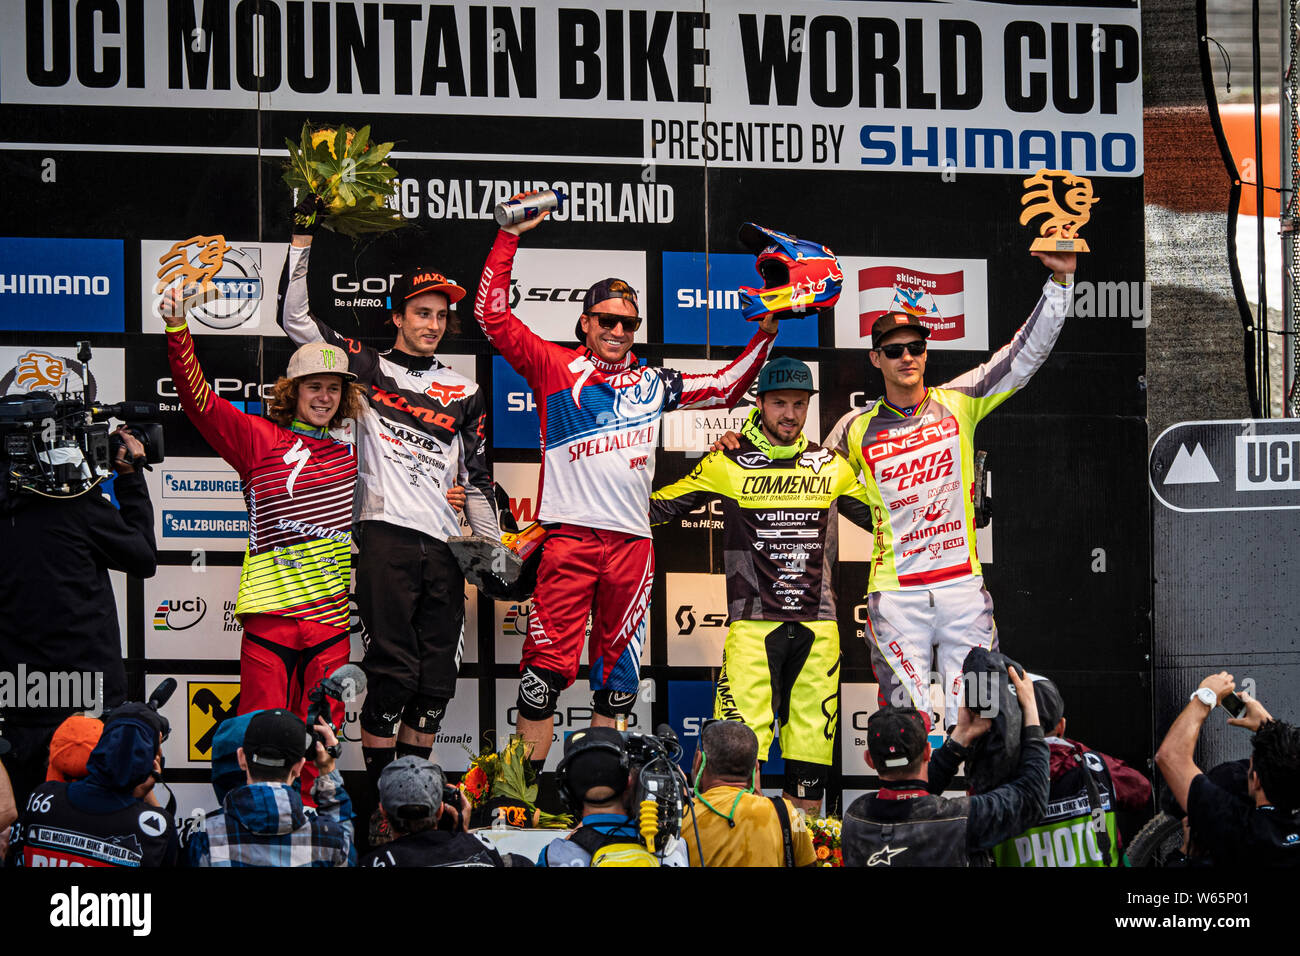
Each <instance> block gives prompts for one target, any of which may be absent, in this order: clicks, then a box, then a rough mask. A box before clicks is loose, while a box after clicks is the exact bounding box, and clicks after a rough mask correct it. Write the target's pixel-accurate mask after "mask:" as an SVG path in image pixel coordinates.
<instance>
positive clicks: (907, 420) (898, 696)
mask: <svg viewBox="0 0 1300 956" xmlns="http://www.w3.org/2000/svg"><path fill="white" fill-rule="evenodd" d="M1033 255H1034V256H1035V257H1036V258H1038V259H1039V260H1041V261H1042V263H1043V265H1045V266H1047V268H1048V269H1050V270H1051V271H1052V277H1051V279H1050V280H1048V282H1047V283H1046V284H1045V285H1044V286H1043V294H1042V297H1041V298H1040V299H1039V300H1038V304H1037V305H1035V306H1034V310H1033V312H1031V313H1030V315H1029V318H1028V320H1027V321H1026V322H1025V324H1024V325H1022V326H1021V327H1020V329H1019V330H1018V331H1017V332H1016V334H1015V335H1014V336H1013V337H1012V339H1011V341H1010V342H1009V343H1007V344H1006V345H1005V346H1003V347H1002V348H1001V349H999V350H998V351H997V352H996V353H995V354H994V355H993V357H992V358H990V359H989V360H988V361H987V362H985V363H984V364H983V365H981V366H979V367H978V368H974V369H971V370H970V371H969V372H966V373H965V374H963V375H959V376H958V377H957V378H954V379H953V380H952V381H950V382H945V383H944V384H943V385H941V386H939V387H937V388H926V386H925V360H926V351H925V349H926V342H925V340H926V338H927V337H928V336H929V334H930V330H929V329H928V328H927V327H926V326H925V325H924V324H923V323H922V322H921V321H920V319H918V318H917V317H916V316H914V315H910V314H908V313H906V312H886V313H884V314H883V315H881V316H879V317H878V318H877V319H876V320H875V322H874V323H873V324H872V327H871V344H872V349H871V352H870V353H869V354H870V357H871V364H872V365H874V366H875V367H876V368H878V369H880V373H881V375H882V376H883V377H884V380H885V394H884V397H882V398H880V399H877V400H876V402H875V403H874V404H873V405H871V406H869V407H868V408H865V409H859V410H855V411H852V412H849V413H848V414H847V415H845V416H844V417H843V418H841V419H840V421H839V422H838V423H837V424H836V426H835V428H834V429H832V431H831V433H830V435H829V436H828V437H827V439H826V445H827V446H828V447H830V448H834V449H835V450H836V451H838V452H840V453H841V454H842V455H844V456H845V457H846V458H848V460H849V463H850V464H851V465H852V466H853V468H854V470H855V471H856V472H858V475H859V477H860V478H861V480H862V483H863V484H864V485H865V486H866V490H867V497H868V501H869V503H870V505H871V514H872V520H873V524H874V528H875V543H874V546H873V548H872V554H871V577H870V583H869V585H868V591H869V592H870V593H869V595H868V598H867V614H868V631H869V633H868V641H869V643H870V644H871V660H872V668H873V670H874V671H875V675H876V680H877V682H878V683H879V684H880V703H881V705H882V706H884V705H886V704H893V705H894V706H912V707H915V708H916V709H917V710H919V711H921V712H922V713H923V714H926V715H927V719H928V715H929V714H930V655H931V651H932V649H934V648H937V650H938V668H939V674H940V681H941V686H942V687H943V688H944V692H945V704H944V726H945V727H951V726H953V725H954V724H956V722H957V708H958V706H959V705H960V703H961V701H960V699H959V693H958V692H959V689H960V686H961V666H962V661H964V660H965V658H966V655H967V653H968V652H969V651H970V650H971V648H973V647H986V648H990V649H994V650H996V649H997V643H998V637H997V628H996V626H995V625H994V623H993V600H992V599H991V598H990V597H989V593H988V591H987V590H985V588H984V576H983V572H982V570H981V568H980V563H979V559H978V558H977V557H976V555H975V513H974V505H973V495H974V482H975V452H974V444H973V441H974V434H975V426H976V424H978V423H979V421H980V419H982V418H983V417H984V416H985V415H987V414H988V413H989V412H991V411H993V409H995V408H997V407H998V406H999V405H1001V404H1002V403H1003V402H1004V401H1006V400H1007V399H1008V398H1010V397H1011V396H1012V395H1013V394H1014V393H1015V392H1016V391H1018V390H1019V389H1020V388H1022V387H1024V385H1025V383H1027V382H1028V381H1029V378H1030V376H1032V375H1033V374H1034V372H1036V371H1037V370H1038V369H1039V367H1040V366H1041V365H1042V364H1043V362H1044V361H1045V360H1046V359H1047V356H1048V353H1049V352H1051V350H1052V346H1053V345H1054V344H1055V343H1056V338H1057V336H1058V335H1059V334H1060V331H1061V328H1062V326H1063V325H1064V324H1065V314H1066V311H1067V309H1068V306H1069V302H1070V295H1071V292H1072V289H1073V281H1074V266H1075V254H1074V253H1072V252H1070V253H1061V252H1052V253H1048V252H1035V253H1033Z"/></svg>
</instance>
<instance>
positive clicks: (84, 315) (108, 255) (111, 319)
mask: <svg viewBox="0 0 1300 956" xmlns="http://www.w3.org/2000/svg"><path fill="white" fill-rule="evenodd" d="M122 246H123V243H122V240H121V239H10V238H0V329H25V330H31V331H34V332H43V331H66V332H123V331H125V330H126V309H125V304H124V291H125V285H126V278H125V273H124V271H123V265H122V254H123V251H122Z"/></svg>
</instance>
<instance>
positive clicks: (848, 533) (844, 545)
mask: <svg viewBox="0 0 1300 956" xmlns="http://www.w3.org/2000/svg"><path fill="white" fill-rule="evenodd" d="M989 487H992V479H991V478H990V481H989ZM838 521H839V528H840V560H841V561H863V562H869V561H870V560H871V548H872V544H873V540H872V536H871V532H870V531H864V530H863V529H862V528H859V527H858V526H857V525H855V524H854V523H853V522H852V521H850V520H849V519H848V518H846V517H844V516H843V515H840V516H839V518H838ZM995 523H996V522H995V519H993V518H990V519H989V523H988V524H986V525H985V526H984V527H982V528H976V529H975V556H976V557H978V558H979V560H980V564H992V563H993V525H994V524H995Z"/></svg>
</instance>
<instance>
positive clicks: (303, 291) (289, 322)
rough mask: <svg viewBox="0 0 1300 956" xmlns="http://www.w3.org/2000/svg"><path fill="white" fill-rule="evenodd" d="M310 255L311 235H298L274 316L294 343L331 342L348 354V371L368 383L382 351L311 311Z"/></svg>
mask: <svg viewBox="0 0 1300 956" xmlns="http://www.w3.org/2000/svg"><path fill="white" fill-rule="evenodd" d="M310 259H311V236H300V235H296V236H294V237H293V244H292V245H291V246H290V247H289V257H288V259H286V260H285V264H284V268H285V271H286V272H287V273H288V274H289V280H288V283H287V284H286V285H285V288H284V295H283V296H282V297H281V299H280V308H279V311H277V312H276V315H275V320H276V321H277V322H279V323H280V328H282V329H284V334H285V335H287V336H289V338H290V339H291V340H292V341H293V344H294V345H306V344H307V343H309V342H328V343H329V344H330V345H336V346H338V347H339V348H341V349H343V351H345V352H347V354H348V371H349V372H351V373H352V374H353V375H355V376H357V381H359V382H360V383H361V384H363V385H365V384H369V383H370V382H371V381H372V380H373V379H374V375H375V372H376V371H377V370H378V368H379V353H378V352H376V351H375V350H374V349H372V348H370V347H369V346H368V345H362V344H361V343H360V342H358V341H357V340H356V339H350V338H348V337H347V336H346V335H340V334H339V333H338V332H336V331H334V330H333V329H332V328H330V327H329V326H328V325H326V324H325V323H324V322H322V321H321V320H320V319H318V318H316V316H314V315H313V314H312V312H311V306H310V304H309V302H308V299H307V268H308V264H309V262H310Z"/></svg>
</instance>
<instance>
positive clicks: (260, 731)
mask: <svg viewBox="0 0 1300 956" xmlns="http://www.w3.org/2000/svg"><path fill="white" fill-rule="evenodd" d="M310 743H311V734H310V733H308V731H307V725H306V724H305V723H304V722H303V720H302V718H301V717H299V716H297V715H296V714H291V713H289V711H287V710H282V709H280V708H278V707H277V708H275V709H274V710H263V711H261V712H260V713H257V714H254V715H253V719H252V720H250V721H249V722H248V729H247V730H245V731H244V756H245V757H246V758H247V759H248V761H249V762H250V763H255V764H257V765H259V766H262V767H286V768H288V767H292V766H293V765H294V764H295V763H297V762H298V761H299V760H301V759H302V758H303V755H305V754H306V753H307V745H308V744H310Z"/></svg>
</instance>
